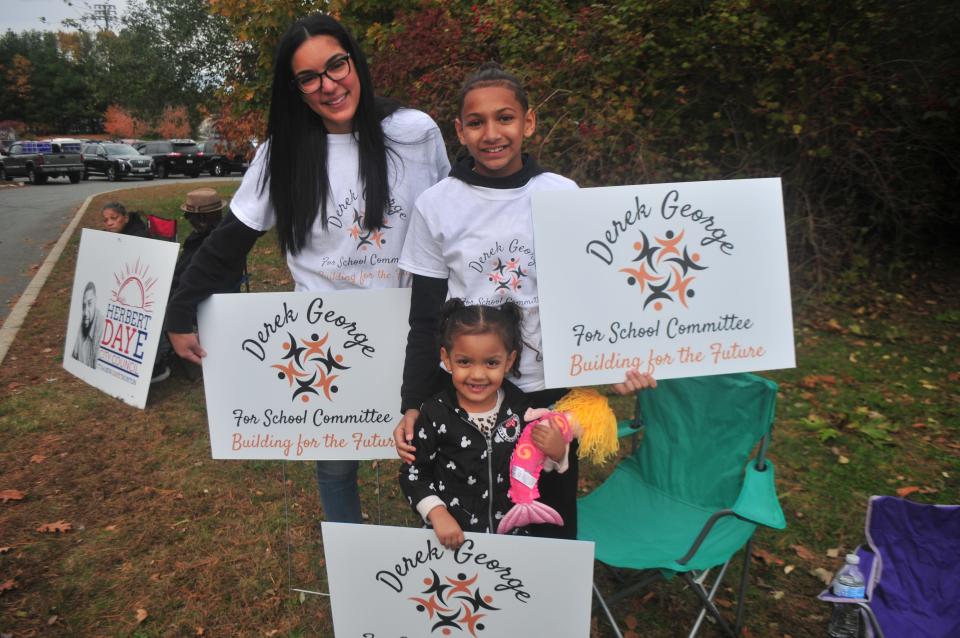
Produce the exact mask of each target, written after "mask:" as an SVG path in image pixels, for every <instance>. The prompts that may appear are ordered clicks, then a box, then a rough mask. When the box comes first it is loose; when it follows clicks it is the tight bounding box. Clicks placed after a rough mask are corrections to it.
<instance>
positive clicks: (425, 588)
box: [321, 523, 593, 638]
mask: <svg viewBox="0 0 960 638" xmlns="http://www.w3.org/2000/svg"><path fill="white" fill-rule="evenodd" d="M321 527H322V531H323V549H324V555H325V557H326V565H327V578H328V584H329V586H330V595H331V599H330V606H331V609H332V611H333V632H334V634H336V635H337V636H356V637H357V638H398V637H400V636H409V637H411V638H412V637H413V636H417V637H418V638H419V637H436V638H447V637H448V636H462V637H464V638H467V637H472V638H482V637H484V636H490V637H497V636H500V637H502V636H588V635H589V634H590V603H591V593H592V589H591V588H592V584H593V543H591V542H585V541H568V540H556V539H546V538H533V537H520V536H504V535H499V534H474V533H467V534H465V537H466V540H465V542H464V543H463V545H461V546H460V547H459V548H458V549H456V550H449V549H446V548H444V547H443V546H442V545H440V544H439V543H438V542H437V537H436V534H435V533H434V532H433V530H429V529H411V528H402V527H387V526H381V525H350V524H346V523H322V524H321Z"/></svg>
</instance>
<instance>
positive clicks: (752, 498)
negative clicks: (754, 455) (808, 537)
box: [733, 459, 787, 529]
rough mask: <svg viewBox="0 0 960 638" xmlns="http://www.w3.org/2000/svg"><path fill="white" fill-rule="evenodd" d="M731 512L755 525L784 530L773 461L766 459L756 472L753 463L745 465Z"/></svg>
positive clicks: (783, 518) (785, 523)
mask: <svg viewBox="0 0 960 638" xmlns="http://www.w3.org/2000/svg"><path fill="white" fill-rule="evenodd" d="M733 511H734V513H735V514H736V515H737V516H739V517H740V518H742V519H745V520H748V521H750V522H751V523H756V524H757V525H764V526H766V527H771V528H773V529H785V528H786V526H787V519H786V518H785V517H784V516H783V509H782V508H781V507H780V500H779V499H778V498H777V488H776V485H775V483H774V470H773V461H771V460H770V459H766V461H765V463H764V468H763V469H762V470H758V469H757V466H756V463H754V462H753V461H751V462H750V463H748V464H747V469H746V470H745V471H744V476H743V485H742V486H741V487H740V494H739V495H738V496H737V501H736V503H734V504H733Z"/></svg>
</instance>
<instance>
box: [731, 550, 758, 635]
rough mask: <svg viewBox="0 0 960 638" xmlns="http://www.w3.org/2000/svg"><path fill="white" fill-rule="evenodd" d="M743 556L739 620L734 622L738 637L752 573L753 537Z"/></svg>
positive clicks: (738, 599) (738, 600)
mask: <svg viewBox="0 0 960 638" xmlns="http://www.w3.org/2000/svg"><path fill="white" fill-rule="evenodd" d="M744 552H745V553H744V555H743V573H742V574H740V589H739V590H738V591H737V619H736V621H735V622H734V625H733V629H734V631H735V632H736V635H738V636H739V635H740V632H741V630H742V629H743V601H744V599H745V598H746V596H747V575H748V574H749V573H750V555H751V554H752V553H753V536H752V535H751V536H750V540H748V541H747V546H746V548H745V549H744Z"/></svg>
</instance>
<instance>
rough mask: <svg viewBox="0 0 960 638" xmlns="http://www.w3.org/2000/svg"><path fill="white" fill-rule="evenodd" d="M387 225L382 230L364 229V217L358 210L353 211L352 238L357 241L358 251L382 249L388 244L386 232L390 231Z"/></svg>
mask: <svg viewBox="0 0 960 638" xmlns="http://www.w3.org/2000/svg"><path fill="white" fill-rule="evenodd" d="M390 228H391V227H390V226H387V225H386V223H384V224H383V226H381V227H380V228H374V229H372V230H370V229H367V228H364V227H363V215H362V214H361V213H360V211H359V210H357V209H356V208H354V209H353V225H352V226H350V236H351V237H353V238H354V239H355V240H357V250H367V248H369V247H370V246H373V247H374V248H377V249H380V248H383V246H384V244H386V243H387V240H386V237H385V232H384V231H387V230H390Z"/></svg>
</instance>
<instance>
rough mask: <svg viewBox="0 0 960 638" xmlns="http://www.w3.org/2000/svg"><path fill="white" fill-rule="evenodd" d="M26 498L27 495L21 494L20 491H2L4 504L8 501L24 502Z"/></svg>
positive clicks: (0, 499) (0, 496)
mask: <svg viewBox="0 0 960 638" xmlns="http://www.w3.org/2000/svg"><path fill="white" fill-rule="evenodd" d="M24 496H26V493H25V492H21V491H20V490H2V491H0V501H3V502H4V503H6V502H7V501H22V500H23V497H24Z"/></svg>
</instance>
